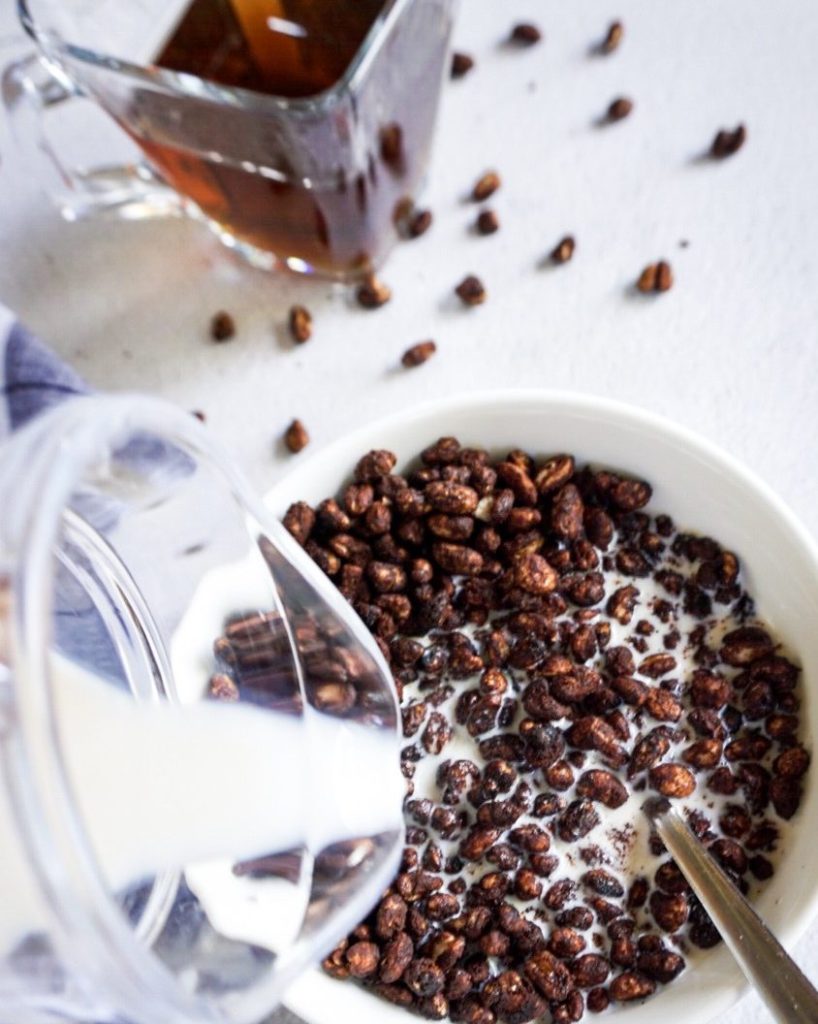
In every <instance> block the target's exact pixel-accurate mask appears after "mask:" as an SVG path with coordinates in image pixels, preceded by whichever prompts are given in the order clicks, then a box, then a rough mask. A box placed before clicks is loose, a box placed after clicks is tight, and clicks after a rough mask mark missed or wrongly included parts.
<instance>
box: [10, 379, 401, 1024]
mask: <svg viewBox="0 0 818 1024" xmlns="http://www.w3.org/2000/svg"><path fill="white" fill-rule="evenodd" d="M0 508H2V509H3V515H2V518H0V836H2V838H0V860H2V862H3V864H4V871H3V878H2V880H0V892H1V893H2V894H3V903H4V923H3V924H2V925H0V1019H3V1020H13V1021H14V1022H15V1024H29V1022H35V1021H45V1020H71V1021H75V1022H86V1021H87V1022H91V1021H93V1022H97V1024H108V1022H111V1024H112V1022H114V1021H116V1022H117V1024H122V1022H128V1024H155V1021H157V1020H162V1021H166V1022H179V1024H194V1022H196V1024H200V1022H202V1021H206V1020H207V1021H224V1022H246V1024H250V1022H255V1021H258V1020H260V1019H261V1018H262V1017H263V1016H264V1015H265V1014H266V1013H267V1012H268V1011H269V1010H270V1009H271V1008H272V1007H273V1006H274V1005H275V1004H276V1003H277V1001H278V999H279V998H280V995H281V993H282V991H283V989H284V988H285V987H286V985H287V983H288V982H289V981H290V980H291V979H292V977H293V976H294V974H295V973H297V972H298V970H299V969H300V968H302V967H303V966H304V965H305V964H306V963H308V962H309V961H311V960H315V959H317V958H319V957H320V956H322V955H323V954H324V953H325V952H326V951H327V950H328V949H329V948H330V947H331V946H332V945H333V943H334V942H335V941H336V940H337V939H338V938H339V937H340V936H341V935H342V934H344V933H345V932H346V931H347V930H348V929H349V928H350V927H353V926H354V924H355V923H356V922H357V921H358V920H360V918H361V917H362V916H363V915H364V914H365V913H366V912H367V910H368V908H369V907H370V906H371V905H372V903H374V901H375V900H376V899H377V897H378V895H379V894H380V892H381V891H382V889H383V888H384V887H385V886H386V884H388V882H389V880H390V878H391V877H392V875H393V874H394V871H395V869H396V866H397V861H398V858H399V856H400V850H401V845H402V837H403V829H402V819H401V799H402V793H403V783H402V778H401V775H400V771H399V738H398V729H397V723H398V712H397V704H396V698H395V694H394V689H393V685H392V683H391V680H390V677H389V673H388V669H387V668H386V665H385V663H384V662H383V660H382V659H381V657H380V655H379V653H378V651H377V649H375V648H373V646H372V643H371V640H370V639H369V638H368V634H367V633H366V631H365V629H364V628H363V626H362V625H361V624H360V623H359V622H358V620H357V619H356V617H355V616H354V614H353V613H352V612H351V610H350V609H349V608H348V606H346V603H345V602H344V601H343V600H342V599H341V598H340V595H339V594H338V593H337V592H336V591H335V590H334V588H333V587H332V586H331V585H330V584H329V583H328V581H327V580H326V578H324V577H323V576H322V574H321V573H320V572H319V571H317V570H316V568H315V566H313V565H312V564H311V562H310V560H309V559H308V558H307V557H306V556H305V555H303V554H302V553H301V551H300V549H298V546H297V545H296V544H295V542H294V541H293V540H292V538H290V537H289V535H288V534H287V533H286V531H284V530H283V528H282V527H281V526H280V525H279V524H278V523H277V522H276V521H275V520H274V519H273V518H272V517H271V516H270V515H269V514H268V513H267V512H266V510H265V509H264V507H263V506H262V505H261V504H260V502H259V501H258V500H257V499H255V498H254V496H253V495H252V493H250V492H249V490H248V488H247V487H246V485H245V484H244V482H243V481H242V479H241V477H240V475H239V474H237V473H236V472H235V470H234V469H233V466H232V464H231V462H230V460H229V459H228V458H227V457H226V455H225V454H224V453H222V452H221V451H220V450H219V449H218V446H217V445H215V444H214V443H213V441H212V439H211V438H210V437H209V436H208V434H207V431H206V430H205V429H204V428H203V427H201V426H200V425H199V424H198V423H197V422H196V421H195V419H194V418H193V417H190V416H187V415H186V414H184V413H181V412H179V411H178V410H175V409H174V408H172V407H170V406H168V405H166V404H164V403H162V402H160V401H157V400H153V399H148V398H141V397H139V398H135V397H128V396H125V397H92V398H86V397H81V398H75V399H72V400H71V401H69V402H66V403H64V404H62V405H60V406H59V407H57V408H55V409H52V410H51V411H49V412H47V413H45V414H43V415H42V416H40V417H39V418H38V419H37V420H35V421H34V422H33V423H31V424H30V425H29V426H27V427H26V428H24V429H22V430H21V431H19V432H18V433H17V434H15V435H13V436H12V438H11V440H10V441H8V442H6V444H5V446H4V447H3V448H1V449H0Z"/></svg>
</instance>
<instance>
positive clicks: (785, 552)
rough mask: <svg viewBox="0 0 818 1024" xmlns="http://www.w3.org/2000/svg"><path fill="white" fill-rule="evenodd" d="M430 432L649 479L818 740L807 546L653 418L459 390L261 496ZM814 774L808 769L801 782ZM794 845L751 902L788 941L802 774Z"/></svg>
mask: <svg viewBox="0 0 818 1024" xmlns="http://www.w3.org/2000/svg"><path fill="white" fill-rule="evenodd" d="M443 435H454V436H456V437H458V438H459V439H460V441H461V442H463V443H464V444H467V445H479V446H482V447H485V448H488V449H489V450H490V451H492V453H493V454H498V455H499V454H504V453H505V452H507V451H508V450H509V449H511V448H523V449H525V450H526V451H528V452H530V453H532V454H533V455H534V456H538V455H542V456H545V455H550V454H553V453H555V452H563V451H566V452H572V453H573V454H574V455H576V456H577V459H578V461H580V462H582V461H590V462H594V463H601V464H604V465H606V466H609V467H611V468H613V469H621V470H623V471H627V472H630V473H633V474H636V475H637V476H642V477H645V478H646V479H647V480H649V481H650V482H651V483H652V485H653V499H652V502H651V506H650V508H651V510H653V511H655V512H662V511H665V512H667V513H669V514H670V515H671V516H672V517H673V519H674V520H675V521H676V523H677V525H679V526H680V527H682V528H689V529H691V530H695V531H696V532H700V533H705V534H710V535H712V536H713V537H715V538H716V539H718V540H719V541H721V542H722V543H723V544H724V545H725V546H726V547H729V548H730V549H732V550H733V551H735V552H736V553H737V554H738V555H739V557H740V559H741V561H742V564H743V567H744V571H745V574H746V582H747V586H748V589H749V590H750V592H751V593H752V594H753V595H754V596H755V597H756V600H757V606H758V610H759V613H760V614H761V615H762V616H763V617H764V618H766V619H767V620H768V621H769V622H770V623H771V624H772V626H773V627H774V628H775V630H776V631H777V633H778V635H779V636H780V637H781V639H782V640H783V641H784V642H785V643H786V644H787V645H788V646H789V647H790V648H791V650H792V651H793V652H795V653H796V655H797V656H798V657H799V658H800V661H801V664H802V666H803V687H804V692H803V696H804V701H803V709H802V715H803V728H804V731H805V739H806V742H807V745H808V746H811V745H812V742H811V741H812V737H813V736H815V735H818V699H816V696H815V695H814V694H812V693H811V685H812V681H813V680H815V679H818V549H817V548H816V545H815V543H814V542H813V540H812V539H811V537H810V536H809V535H808V534H807V533H806V531H805V530H804V529H803V527H802V526H801V525H800V524H799V523H798V522H797V520H796V519H795V518H794V517H793V515H792V513H790V512H789V510H788V509H787V508H786V507H785V506H784V505H783V504H782V502H781V501H780V500H779V499H778V498H777V497H776V495H775V494H773V492H772V491H771V490H770V489H769V488H768V487H767V486H766V485H765V484H764V483H762V482H761V481H760V480H759V479H758V478H756V477H755V476H753V475H752V474H751V473H749V472H748V471H747V470H746V469H744V468H743V467H742V466H740V465H739V464H738V463H737V462H736V461H735V460H734V459H732V458H731V457H730V456H728V455H727V454H725V453H724V452H722V451H720V450H719V449H718V448H716V447H715V446H714V445H712V444H710V443H709V442H708V441H705V440H704V439H702V438H700V437H697V436H696V435H694V434H692V433H690V432H689V431H687V430H685V429H683V428H681V427H678V426H675V425H674V424H672V423H670V422H668V421H666V420H663V419H661V418H659V417H657V416H654V415H652V414H649V413H646V412H643V411H641V410H638V409H635V408H631V407H628V406H625V405H620V404H618V403H614V402H609V401H605V400H602V399H599V398H593V397H589V396H582V395H572V394H563V393H549V392H542V391H504V392H498V393H494V394H480V395H467V396H463V397H456V398H452V399H449V400H446V401H443V402H437V403H435V404H433V405H426V406H422V407H418V408H416V409H410V410H408V411H406V412H402V413H399V414H397V415H396V416H393V417H390V418H389V419H386V420H382V421H380V422H378V423H375V424H373V425H372V426H369V427H365V428H363V429H361V430H358V431H356V432H355V433H352V434H349V435H348V436H346V437H343V438H341V439H340V440H338V441H336V442H334V443H333V444H331V445H330V446H329V447H327V448H325V449H323V450H322V451H321V452H319V453H317V454H316V455H315V456H314V457H312V458H309V459H307V460H305V461H304V462H303V463H302V464H301V465H300V466H298V467H297V468H296V469H294V470H293V471H292V472H291V473H290V474H289V475H288V476H287V477H286V478H285V479H284V480H282V481H281V483H280V484H279V485H278V486H277V487H276V488H275V489H274V491H273V492H272V493H271V494H270V495H269V496H268V503H269V504H270V505H271V507H272V508H273V509H274V511H275V512H277V513H279V514H283V512H284V511H285V510H286V508H287V506H288V505H289V503H290V502H292V501H295V500H298V499H305V500H307V501H310V502H315V501H319V500H320V499H322V498H324V497H327V496H328V495H332V494H335V493H336V492H338V491H339V490H340V488H341V487H342V485H343V484H344V483H345V482H346V478H347V477H348V475H349V473H350V471H351V470H352V467H353V466H354V464H355V462H356V461H357V459H358V458H359V457H360V456H361V454H363V453H364V452H366V451H368V450H369V449H371V448H389V449H391V450H393V451H394V452H396V453H397V455H398V468H400V467H401V466H402V465H403V464H405V463H406V461H407V460H409V459H411V458H412V457H413V456H415V455H416V454H417V453H418V452H419V451H420V450H421V449H422V448H424V447H425V446H426V445H428V444H430V443H431V442H432V441H434V440H436V439H437V438H438V437H440V436H443ZM814 773H815V769H813V775H814ZM794 825H795V828H794V830H793V839H792V840H791V843H790V845H789V849H787V850H786V851H785V853H784V855H783V857H782V860H781V863H780V866H779V867H778V870H777V871H776V874H775V876H774V877H773V878H772V880H771V881H770V882H769V883H768V885H767V886H766V888H765V890H764V892H763V894H762V896H761V898H760V899H759V901H758V908H759V911H760V913H761V914H762V915H763V916H764V917H765V919H766V920H767V921H768V922H769V924H770V925H771V926H772V928H773V930H774V931H775V933H776V934H777V935H778V936H779V937H780V938H781V940H782V941H783V943H784V944H785V945H787V946H790V947H791V946H792V945H793V944H794V943H795V942H796V941H797V939H798V937H799V936H800V935H801V933H802V932H803V931H804V929H805V928H806V927H807V925H808V924H809V922H810V920H811V918H812V917H813V915H814V914H815V911H816V909H818V908H817V907H816V904H818V842H816V839H815V836H816V834H818V788H817V787H816V785H815V781H814V779H813V780H811V781H810V779H809V777H808V781H807V785H806V790H805V794H804V799H803V802H802V805H801V808H800V810H799V812H798V814H797V816H796V818H795V819H794ZM744 990H745V984H744V982H743V979H742V976H741V974H740V972H739V970H738V968H737V967H736V966H735V964H734V963H733V960H732V958H731V957H730V955H729V953H728V952H727V950H726V949H725V948H724V947H723V946H722V947H719V948H717V949H714V950H710V951H708V952H706V953H702V954H701V955H696V956H694V957H693V958H692V964H691V966H690V967H689V969H688V970H687V971H685V973H684V974H683V975H682V976H681V977H679V978H678V979H677V980H676V981H674V982H673V983H672V984H671V985H669V986H667V987H666V988H664V989H662V990H661V991H660V992H659V994H657V995H656V996H654V997H652V998H651V999H649V1000H647V1002H645V1003H643V1004H639V1005H628V1006H624V1007H618V1008H617V1009H615V1010H614V1011H613V1015H614V1016H616V1017H617V1018H619V1017H621V1018H622V1019H623V1020H627V1022H628V1024H647V1022H656V1021H659V1020H663V1019H664V1020H674V1021H679V1022H684V1024H705V1022H706V1021H712V1020H714V1019H715V1018H716V1017H718V1016H719V1015H720V1014H721V1013H723V1012H724V1011H725V1010H727V1009H728V1008H729V1007H730V1006H731V1005H732V1004H733V1003H734V1002H735V1001H736V1000H737V999H738V998H739V996H740V995H741V994H742V992H743V991H744ZM287 1005H288V1006H290V1008H291V1009H293V1010H294V1011H295V1012H297V1013H298V1014H300V1015H301V1016H302V1017H304V1018H305V1019H306V1020H307V1021H309V1022H310V1024H337V1022H341V1024H353V1022H354V1024H407V1021H409V1020H411V1019H412V1018H410V1017H409V1016H408V1015H407V1013H406V1011H404V1010H400V1009H398V1008H396V1007H393V1006H390V1005H389V1004H387V1003H385V1002H383V1001H382V1000H380V999H377V998H375V997H374V996H370V995H367V994H366V993H365V992H364V991H363V990H361V989H359V988H358V987H357V986H355V985H352V984H343V983H340V982H335V981H332V980H331V979H329V978H327V977H326V976H324V975H322V974H320V972H318V971H312V972H309V973H308V974H307V975H306V976H305V977H303V978H302V979H300V980H299V982H298V983H297V984H296V985H295V986H294V987H293V989H292V991H291V992H290V993H289V994H288V998H287Z"/></svg>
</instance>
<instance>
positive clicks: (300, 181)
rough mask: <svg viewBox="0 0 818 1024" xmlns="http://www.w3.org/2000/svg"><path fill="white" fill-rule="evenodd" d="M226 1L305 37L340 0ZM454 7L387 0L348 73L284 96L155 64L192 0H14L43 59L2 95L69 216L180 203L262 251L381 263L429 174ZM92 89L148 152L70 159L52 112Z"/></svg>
mask: <svg viewBox="0 0 818 1024" xmlns="http://www.w3.org/2000/svg"><path fill="white" fill-rule="evenodd" d="M220 2H221V7H223V8H224V9H225V11H226V12H227V14H228V15H229V16H230V18H231V22H235V23H236V24H237V25H240V26H245V25H248V24H250V23H252V24H259V23H260V24H261V25H262V27H263V31H264V32H266V33H267V35H269V36H270V38H271V39H272V38H273V35H276V38H278V37H280V36H281V31H278V29H277V27H279V26H285V27H286V26H289V27H288V28H287V31H288V32H290V33H291V34H292V35H291V36H288V37H287V38H288V40H289V42H290V43H292V45H293V46H296V45H301V43H304V42H305V41H309V38H310V26H311V24H312V23H313V22H318V23H320V12H321V10H322V9H323V8H325V7H326V8H329V7H330V6H332V5H336V4H337V2H338V0H298V3H296V4H295V5H294V4H293V3H292V2H286V0H220ZM454 5H455V0H384V3H383V5H382V7H381V10H380V13H379V14H378V15H377V17H376V18H375V20H374V22H373V23H372V25H371V28H370V29H369V31H368V33H367V34H366V36H365V38H364V39H363V42H362V43H361V44H360V46H359V47H358V49H357V51H356V52H355V55H354V57H352V59H351V61H350V63H349V64H348V66H347V67H346V69H345V70H344V71H343V72H342V73H341V74H340V77H337V79H335V80H334V81H333V82H332V84H330V85H328V86H327V85H325V86H322V87H321V88H320V89H319V90H318V91H316V93H315V94H313V95H295V96H284V95H267V94H264V93H262V92H258V91H253V90H252V89H249V88H243V87H240V86H237V85H235V84H224V83H222V82H218V81H212V80H206V79H204V78H200V77H197V76H196V75H193V74H189V73H183V72H178V71H174V70H168V68H167V67H158V66H157V65H156V63H155V61H156V59H157V57H158V55H160V54H161V53H162V51H163V48H164V47H165V46H166V44H167V41H168V38H169V37H170V36H172V34H173V32H174V29H175V26H177V25H178V23H179V21H180V19H182V18H183V16H185V12H186V11H187V10H188V8H189V7H190V0H172V2H167V0H140V2H138V3H131V4H127V5H125V6H123V5H122V4H121V3H117V2H116V0H92V2H88V0H18V8H19V11H20V17H21V19H22V22H23V25H24V26H25V28H26V29H27V31H28V32H29V33H30V34H31V35H32V36H33V38H34V39H35V40H36V42H37V44H38V47H39V51H40V53H41V55H42V60H40V59H38V58H34V59H29V60H27V61H23V62H22V63H20V64H18V65H15V66H13V67H12V68H10V69H9V70H8V72H7V73H6V77H5V82H4V98H5V103H6V107H7V109H8V110H9V111H10V112H11V115H12V119H13V122H14V124H15V125H16V127H17V129H18V131H17V135H18V138H19V140H20V142H21V143H22V145H23V147H24V151H25V155H26V158H27V159H28V161H29V162H30V163H31V164H32V166H35V165H36V166H37V167H39V168H40V169H41V170H43V171H44V172H45V173H46V175H47V176H48V185H47V187H48V190H49V191H50V192H51V193H52V194H53V195H54V196H55V198H56V200H57V202H58V204H59V206H60V208H61V209H62V211H63V213H64V214H65V215H66V217H68V218H70V219H76V218H79V217H85V216H89V215H92V214H96V213H99V212H100V211H107V212H108V213H112V214H114V215H116V216H119V217H128V218H143V217H149V216H156V215H166V214H168V213H176V214H179V213H182V214H185V215H188V216H192V217H195V218H197V219H201V220H204V221H205V222H206V223H207V224H208V225H209V226H210V227H211V228H212V229H213V230H214V231H215V232H216V233H217V235H218V236H219V237H220V238H221V240H222V241H223V242H225V244H227V245H228V246H230V247H232V248H233V249H235V250H236V251H237V252H238V253H240V254H241V255H242V256H244V257H245V258H246V259H248V260H250V261H251V262H252V263H254V264H255V265H258V266H262V267H266V268H269V267H273V266H276V265H284V266H287V267H289V268H290V269H292V270H296V271H300V272H307V273H309V272H313V271H317V272H319V273H320V274H322V275H325V276H329V277H333V278H338V279H349V278H354V277H356V276H359V275H361V274H362V273H365V272H366V271H368V270H371V269H372V268H373V267H375V266H377V265H378V264H379V263H380V262H382V260H383V258H384V257H385V255H386V253H387V252H388V250H389V248H390V247H391V245H392V244H393V243H394V241H395V240H396V238H397V233H396V225H395V217H396V214H398V213H399V212H400V211H401V210H405V209H406V203H407V201H411V199H412V198H413V197H414V196H415V194H416V192H417V190H418V187H419V185H420V183H421V180H422V178H423V174H424V171H425V167H426V163H427V159H428V155H429V150H430V147H431V141H432V134H433V128H434V123H435V115H436V111H437V105H438V99H439V95H440V88H441V84H442V79H443V74H444V69H445V67H446V56H447V54H448V44H449V37H450V33H451V27H452V18H453V9H454ZM293 7H295V8H298V9H299V10H300V9H301V8H305V9H306V14H305V13H299V12H298V11H296V13H295V14H292V15H290V14H289V13H288V12H289V11H290V8H293ZM313 8H314V9H316V10H317V11H318V12H319V13H318V14H316V13H315V11H314V10H313ZM268 13H269V17H263V16H262V15H266V14H268ZM307 14H309V17H307ZM282 15H284V16H283V17H282ZM271 26H272V27H271ZM268 29H269V31H268ZM282 31H283V30H282ZM299 33H301V35H302V36H303V37H304V38H302V39H299V38H298V34H299ZM80 97H82V98H87V99H91V100H93V101H94V102H95V103H97V104H98V105H99V106H100V107H101V108H102V109H103V110H104V111H106V112H107V113H108V114H110V115H111V116H112V117H113V118H114V120H115V121H116V122H117V123H118V124H119V125H120V127H121V128H123V129H124V130H125V132H127V134H128V135H129V136H130V137H131V139H133V140H134V141H135V142H136V143H137V145H138V146H139V147H140V149H141V151H142V153H141V157H140V156H137V158H136V160H135V161H133V162H131V163H130V164H127V163H126V164H124V165H120V164H118V163H116V162H112V161H111V160H110V158H106V159H104V160H103V161H102V163H101V164H100V165H99V166H93V158H90V157H88V156H86V155H85V154H80V156H79V157H78V158H77V161H76V162H77V166H76V167H75V166H71V163H70V161H69V159H67V158H64V157H62V156H61V155H60V151H61V148H62V147H58V146H56V145H53V144H52V143H51V141H50V136H49V134H48V132H47V131H45V132H44V126H45V125H47V124H48V121H49V119H50V117H51V116H52V115H54V116H59V111H61V110H62V108H63V107H64V106H65V104H66V101H68V100H75V99H77V98H80ZM89 161H90V162H91V164H92V166H90V167H89Z"/></svg>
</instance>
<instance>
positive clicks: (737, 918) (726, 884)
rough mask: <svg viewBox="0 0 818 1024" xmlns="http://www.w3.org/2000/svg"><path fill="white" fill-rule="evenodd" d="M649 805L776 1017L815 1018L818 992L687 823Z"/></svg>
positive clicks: (796, 1021) (806, 1023)
mask: <svg viewBox="0 0 818 1024" xmlns="http://www.w3.org/2000/svg"><path fill="white" fill-rule="evenodd" d="M646 811H647V813H648V816H649V817H650V818H651V819H652V820H653V823H654V826H655V828H656V831H657V832H658V833H659V837H660V838H661V840H662V842H663V843H664V844H665V846H666V847H667V849H668V850H669V851H670V853H671V854H672V855H673V858H674V860H675V861H676V863H677V864H678V866H679V868H680V870H681V871H682V873H683V874H684V876H685V878H687V880H688V882H689V883H690V885H691V887H692V888H693V890H694V892H695V893H696V895H697V896H698V897H699V899H700V900H701V902H702V904H703V906H704V908H705V910H706V911H707V913H708V914H709V915H710V917H711V918H712V919H713V923H714V924H715V926H716V927H717V928H718V930H719V932H720V933H721V936H722V938H723V939H724V941H725V942H726V943H727V946H728V947H729V949H730V952H731V953H732V954H733V956H734V957H735V959H736V961H737V962H738V965H739V967H741V969H742V971H743V972H744V974H745V976H746V977H747V980H748V981H750V982H751V983H752V984H753V985H754V986H755V988H756V989H757V990H758V993H759V995H760V996H761V997H762V999H763V1000H764V1002H765V1003H766V1004H767V1007H768V1009H769V1010H770V1012H771V1013H772V1015H773V1017H774V1018H775V1019H776V1020H778V1021H782V1022H785V1024H816V1021H818V992H816V990H815V989H814V988H813V986H812V985H811V984H810V982H809V981H808V979H807V978H806V977H805V976H804V975H803V974H802V972H801V971H800V969H799V968H798V966H797V965H796V964H795V962H794V961H793V960H792V959H791V958H790V956H789V954H788V953H787V951H786V950H785V949H784V947H783V946H782V945H781V943H780V942H779V941H778V939H776V937H775V936H774V935H773V934H772V932H771V931H770V930H769V929H768V928H767V926H766V925H765V924H764V922H763V921H762V920H761V918H760V917H759V916H758V914H757V913H756V912H755V911H754V910H753V908H752V907H751V906H750V904H749V903H748V902H747V900H746V899H745V898H744V897H743V896H742V895H741V893H740V892H739V891H738V889H736V887H735V886H734V885H733V883H732V882H731V881H730V879H729V878H728V877H727V876H726V875H725V874H724V872H723V871H722V870H721V868H720V867H719V866H718V864H717V863H716V861H715V860H714V859H713V858H712V857H711V856H710V854H709V853H707V851H706V850H705V848H704V846H702V844H701V843H700V842H699V840H698V839H697V838H696V836H695V835H694V834H693V832H692V831H691V830H690V828H689V827H688V825H687V823H686V822H685V821H684V820H683V819H682V817H681V816H680V815H679V814H677V813H676V811H675V810H673V809H669V808H665V807H661V808H656V807H655V806H654V808H652V809H650V810H648V809H647V808H646Z"/></svg>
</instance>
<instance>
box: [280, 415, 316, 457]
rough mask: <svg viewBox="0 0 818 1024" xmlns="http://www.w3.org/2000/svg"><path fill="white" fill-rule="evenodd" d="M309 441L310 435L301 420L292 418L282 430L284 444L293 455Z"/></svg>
mask: <svg viewBox="0 0 818 1024" xmlns="http://www.w3.org/2000/svg"><path fill="white" fill-rule="evenodd" d="M309 443H310V435H309V434H308V433H307V428H306V427H305V426H304V424H303V423H302V422H301V420H293V421H292V423H291V424H290V425H289V427H287V429H286V430H285V431H284V444H285V445H286V446H287V448H288V449H289V451H291V452H292V453H293V455H296V454H298V452H300V451H301V450H302V449H304V448H306V447H307V445H308V444H309Z"/></svg>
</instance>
